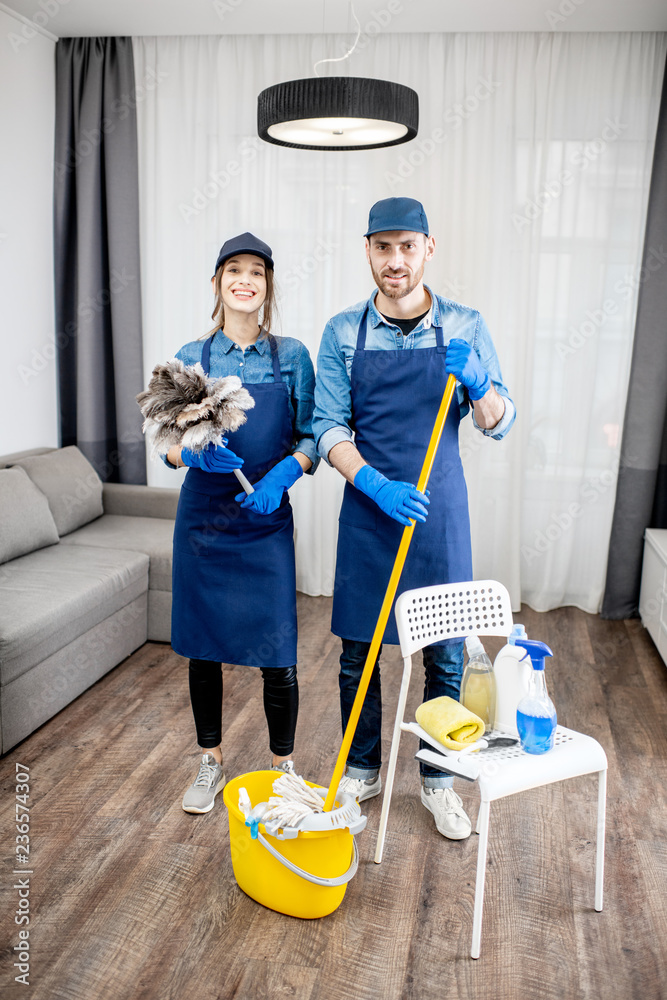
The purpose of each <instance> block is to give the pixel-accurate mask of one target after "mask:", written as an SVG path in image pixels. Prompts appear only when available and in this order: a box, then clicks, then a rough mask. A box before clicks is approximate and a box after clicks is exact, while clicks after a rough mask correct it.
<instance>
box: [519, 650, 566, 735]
mask: <svg viewBox="0 0 667 1000" xmlns="http://www.w3.org/2000/svg"><path fill="white" fill-rule="evenodd" d="M516 645H517V646H522V647H523V648H524V649H527V650H528V653H529V655H530V659H531V661H532V664H533V670H532V675H531V677H530V688H529V691H528V694H527V695H525V696H524V697H523V698H522V699H521V701H520V702H519V704H518V706H517V710H516V725H517V729H518V731H519V736H520V738H521V746H522V747H523V749H524V750H525V751H526V753H533V754H539V753H546V752H547V750H551V748H552V747H553V745H554V734H555V732H556V709H555V706H554V703H553V702H552V700H551V698H550V697H549V695H548V694H547V682H546V678H545V676H544V658H545V657H546V656H553V653H552V652H551V650H550V649H549V647H548V646H547V645H546V643H544V642H531V641H530V640H529V639H517V641H516Z"/></svg>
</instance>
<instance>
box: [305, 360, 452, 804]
mask: <svg viewBox="0 0 667 1000" xmlns="http://www.w3.org/2000/svg"><path fill="white" fill-rule="evenodd" d="M455 388H456V379H455V378H454V376H453V375H450V376H449V377H448V379H447V384H446V385H445V391H444V393H443V395H442V401H441V403H440V409H439V410H438V415H437V417H436V418H435V423H434V425H433V432H432V433H431V440H430V441H429V444H428V448H427V449H426V457H425V458H424V464H423V465H422V471H421V474H420V476H419V482H418V483H417V489H418V490H419V492H420V493H423V492H424V490H425V489H426V484H427V483H428V477H429V476H430V475H431V469H432V468H433V462H434V461H435V453H436V451H437V450H438V445H439V444H440V438H441V436H442V429H443V427H444V426H445V420H446V419H447V414H448V413H449V406H450V403H451V401H452V396H453V395H454V389H455ZM414 530H415V522H414V521H410V524H409V525H406V527H405V528H404V529H403V535H402V537H401V544H400V545H399V546H398V552H397V553H396V559H395V561H394V568H393V569H392V571H391V576H390V577H389V583H388V585H387V591H386V593H385V595H384V601H383V602H382V608H381V609H380V617H379V618H378V620H377V625H376V626H375V632H374V633H373V638H372V639H371V648H370V649H369V651H368V657H367V659H366V663H365V665H364V669H363V673H362V675H361V679H360V681H359V687H358V688H357V693H356V696H355V699H354V704H353V705H352V711H351V712H350V718H349V719H348V722H347V726H346V728H345V735H344V736H343V743H342V746H341V748H340V751H339V753H338V759H337V761H336V766H335V767H334V772H333V775H332V777H331V783H330V784H329V791H328V792H327V797H326V800H325V802H324V811H325V812H326V811H328V810H329V809H332V808H333V804H334V802H335V799H336V792H337V791H338V785H339V784H340V779H341V778H342V777H343V771H344V770H345V762H346V761H347V755H348V753H349V752H350V747H351V746H352V740H353V739H354V734H355V732H356V729H357V723H358V722H359V716H360V715H361V708H362V706H363V704H364V698H365V697H366V692H367V691H368V685H369V684H370V681H371V675H372V673H373V667H374V665H375V660H376V658H377V655H378V652H379V650H380V646H381V644H382V638H383V636H384V630H385V629H386V627H387V622H388V621H389V613H390V611H391V606H392V604H393V603H394V597H395V596H396V591H397V589H398V581H399V580H400V578H401V573H402V572H403V566H404V565H405V560H406V557H407V554H408V549H409V548H410V542H411V541H412V533H413V531H414Z"/></svg>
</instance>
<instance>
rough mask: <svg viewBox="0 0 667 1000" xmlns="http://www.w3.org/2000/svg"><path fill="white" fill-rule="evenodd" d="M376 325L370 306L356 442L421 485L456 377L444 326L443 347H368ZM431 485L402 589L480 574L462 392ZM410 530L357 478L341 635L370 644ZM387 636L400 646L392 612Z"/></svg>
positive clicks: (348, 492)
mask: <svg viewBox="0 0 667 1000" xmlns="http://www.w3.org/2000/svg"><path fill="white" fill-rule="evenodd" d="M367 321H368V306H366V309H365V311H364V315H363V316H362V317H361V322H360V323H359V332H358V334H357V345H356V350H355V352H354V356H353V360H352V372H351V390H352V426H353V429H354V432H355V444H356V446H357V448H358V449H359V452H360V454H361V456H362V458H363V459H364V460H365V461H366V462H368V464H369V465H371V466H373V467H374V468H375V469H378V471H379V472H381V473H382V474H383V475H385V476H386V477H387V478H388V479H396V480H401V481H404V482H408V483H416V482H417V480H418V479H419V474H420V472H421V467H422V464H423V461H424V457H425V455H426V449H427V447H428V443H429V440H430V437H431V432H432V430H433V424H434V423H435V418H436V414H437V412H438V408H439V406H440V402H441V400H442V394H443V391H444V388H445V383H446V381H447V372H446V371H445V354H446V350H447V349H446V347H445V346H444V342H443V334H442V328H441V327H435V328H434V329H435V334H436V343H437V346H436V347H424V348H419V349H415V348H412V349H404V350H398V349H397V350H388V351H385V350H380V351H369V350H366V332H367ZM428 489H429V490H430V497H429V499H430V501H431V503H430V506H429V509H428V511H429V512H428V517H427V518H426V521H425V523H423V524H421V523H420V522H417V524H416V527H415V531H414V534H413V536H412V542H411V544H410V549H409V551H408V557H407V559H406V563H405V567H404V569H403V573H402V575H401V579H400V582H399V588H398V593H402V592H403V591H405V590H411V589H412V588H414V587H426V586H429V585H431V584H437V583H455V582H457V581H459V580H470V579H472V554H471V546H470V518H469V514H468V491H467V489H466V484H465V479H464V477H463V466H462V465H461V458H460V456H459V408H458V405H457V401H456V395H454V400H453V403H452V405H451V406H450V408H449V414H448V416H447V420H446V422H445V427H444V430H443V432H442V438H441V440H440V445H439V447H438V451H437V453H436V457H435V463H434V465H433V471H432V473H431V476H430V479H429V483H428ZM402 534H403V525H401V524H399V523H398V521H395V520H394V519H393V518H391V517H389V515H388V514H384V513H383V512H382V511H381V510H380V508H379V507H378V506H377V504H376V503H375V502H374V501H373V500H370V499H369V498H368V497H367V496H366V495H365V494H364V493H362V492H361V491H360V490H357V489H355V487H354V486H352V484H351V483H346V484H345V494H344V496H343V504H342V507H341V511H340V517H339V529H338V552H337V557H336V579H335V585H334V601H333V614H332V620H331V630H332V632H333V633H334V634H335V635H339V636H341V637H342V638H344V639H356V640H357V641H359V642H370V641H371V639H372V637H373V631H374V629H375V625H376V622H377V619H378V617H379V614H380V608H381V606H382V601H383V600H384V595H385V592H386V589H387V584H388V583H389V577H390V575H391V570H392V567H393V565H394V560H395V558H396V553H397V551H398V546H399V543H400V540H401V535H402ZM384 641H385V642H388V643H394V644H398V631H397V629H396V619H395V616H394V612H393V609H392V612H391V614H390V616H389V622H388V624H387V629H386V632H385V639H384ZM451 641H452V640H448V639H445V640H443V641H441V642H440V643H434V645H445V644H447V643H448V642H451ZM455 641H456V642H460V640H458V639H457V640H455Z"/></svg>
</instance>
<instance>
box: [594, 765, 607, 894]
mask: <svg viewBox="0 0 667 1000" xmlns="http://www.w3.org/2000/svg"><path fill="white" fill-rule="evenodd" d="M606 811H607V771H606V769H605V770H604V771H598V828H597V836H596V846H595V909H596V910H597V911H598V913H599V912H600V910H601V909H602V888H603V881H604V836H605V816H606Z"/></svg>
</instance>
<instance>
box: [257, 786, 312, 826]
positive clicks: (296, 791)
mask: <svg viewBox="0 0 667 1000" xmlns="http://www.w3.org/2000/svg"><path fill="white" fill-rule="evenodd" d="M273 791H274V792H275V793H276V794H275V795H272V796H271V798H270V799H269V808H268V809H267V811H266V812H265V813H264V815H263V817H262V822H263V823H273V824H274V825H275V826H279V827H284V826H298V825H299V823H302V822H303V820H304V819H305V818H306V816H310V815H311V813H321V812H323V810H324V800H323V799H322V796H321V795H319V794H318V793H317V792H316V791H315V789H314V788H311V786H310V785H307V784H306V782H305V781H304V780H303V778H302V777H301V775H300V774H282V775H281V776H280V777H279V778H277V779H276V781H274V782H273Z"/></svg>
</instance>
